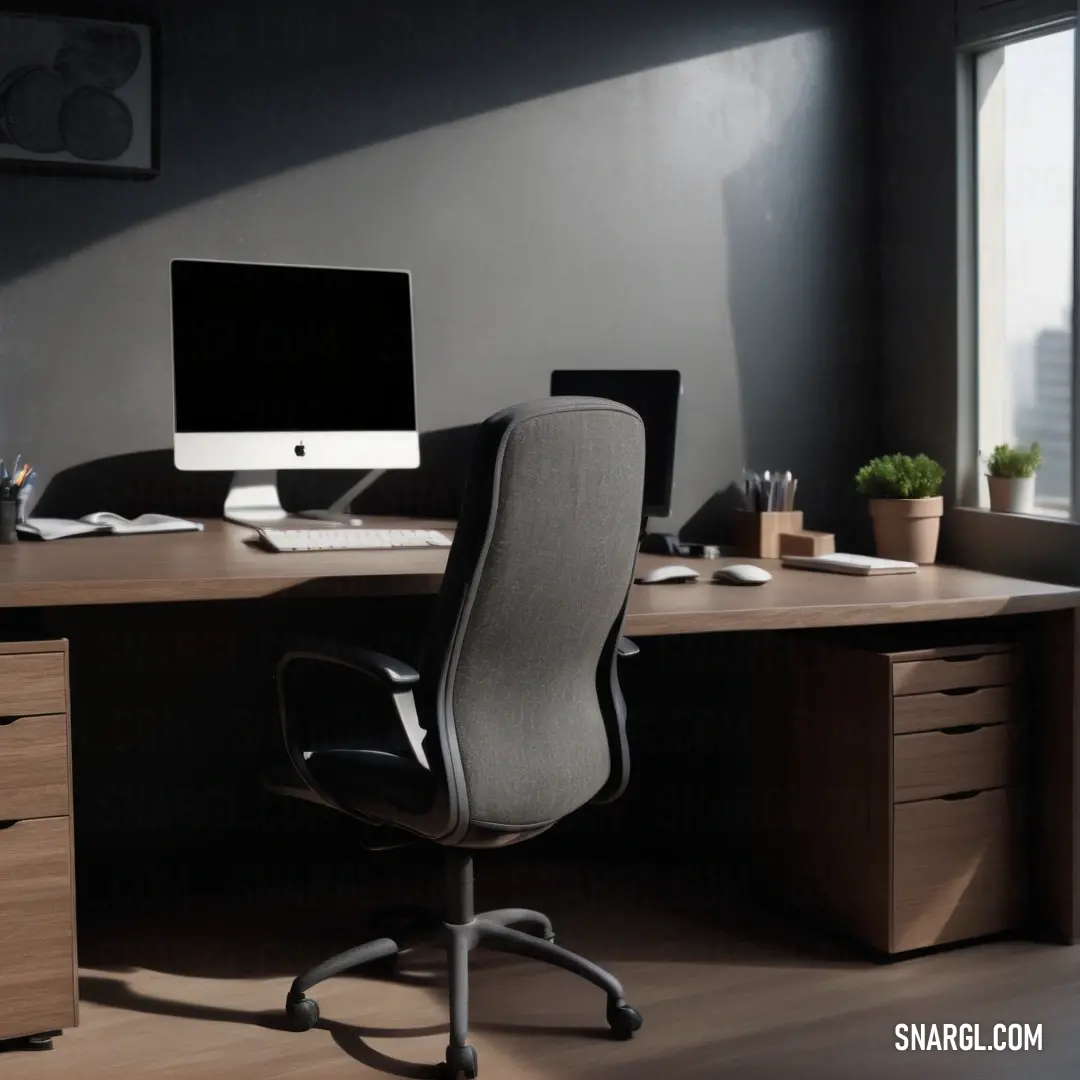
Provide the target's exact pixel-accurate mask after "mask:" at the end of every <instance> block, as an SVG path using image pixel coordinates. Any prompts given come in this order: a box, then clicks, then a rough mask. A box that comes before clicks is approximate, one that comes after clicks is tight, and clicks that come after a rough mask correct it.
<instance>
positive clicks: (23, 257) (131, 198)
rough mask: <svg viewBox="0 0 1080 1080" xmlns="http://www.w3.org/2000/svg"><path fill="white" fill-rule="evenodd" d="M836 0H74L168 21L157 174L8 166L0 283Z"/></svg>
mask: <svg viewBox="0 0 1080 1080" xmlns="http://www.w3.org/2000/svg"><path fill="white" fill-rule="evenodd" d="M830 3H831V0H823V2H822V3H805V2H804V3H796V2H792V0H780V2H778V3H774V4H770V5H769V11H768V14H767V16H766V15H763V13H762V12H761V11H760V10H759V9H760V5H759V4H756V3H754V0H733V2H732V3H729V4H726V5H724V8H725V10H724V11H723V16H722V17H720V16H719V15H717V14H716V12H715V5H714V3H713V2H712V0H667V2H666V3H664V4H657V3H655V2H654V0H621V2H620V3H618V4H613V3H609V2H587V3H582V2H581V0H532V2H529V3H525V2H522V3H514V4H507V3H505V0H469V2H468V3H465V4H445V3H441V2H439V0H384V2H377V3H364V4H344V3H341V2H340V0H305V2H303V3H300V2H299V0H268V2H262V3H259V4H258V5H254V4H240V3H227V2H222V0H185V2H184V3H183V4H168V3H166V2H165V0H130V2H128V3H124V4H123V5H118V4H116V3H114V2H111V0H93V2H86V0H73V2H72V3H69V4H66V5H64V10H65V13H67V14H72V15H83V16H86V17H93V18H110V17H115V18H120V17H123V18H131V19H138V18H149V19H153V20H155V21H157V22H159V24H160V25H161V26H162V58H161V64H162V72H163V76H162V79H163V81H162V110H161V135H162V176H161V177H160V178H159V179H158V180H155V181H153V182H151V183H148V184H143V185H136V186H134V187H133V186H132V185H130V184H126V183H116V182H110V181H91V182H87V181H74V182H73V181H71V180H66V181H53V180H49V181H47V182H43V180H42V178H41V177H38V176H21V175H5V176H2V177H0V193H2V194H3V198H2V199H0V206H2V207H3V210H0V223H2V228H3V233H4V244H3V246H2V249H0V282H3V281H8V280H11V279H13V278H17V277H20V276H22V275H24V274H27V273H29V272H31V271H32V270H34V269H36V268H37V267H40V266H42V265H44V264H48V263H51V262H53V261H55V260H56V259H59V258H61V257H65V256H69V255H71V254H72V253H73V252H75V251H78V250H79V249H81V248H83V247H85V246H87V245H89V244H92V243H94V242H96V241H98V240H101V239H103V238H104V237H107V236H110V235H112V234H115V233H117V232H120V231H123V230H125V229H128V228H130V227H131V226H133V225H135V224H136V223H138V222H140V221H143V220H146V219H148V218H152V217H156V216H159V215H162V214H165V213H167V212H170V211H172V210H175V209H177V208H178V207H180V206H184V205H187V204H189V203H193V202H197V201H200V200H202V199H206V198H209V197H210V196H213V195H215V194H218V193H220V192H223V191H227V190H230V189H233V188H237V187H241V186H243V185H246V184H248V183H251V182H252V181H255V180H258V179H260V178H263V177H268V176H273V175H276V174H279V173H281V172H284V171H286V170H290V169H294V168H298V167H300V166H303V165H306V164H309V163H311V162H314V161H318V160H320V159H323V158H327V157H330V156H333V155H337V154H342V153H345V152H348V151H353V150H357V149H361V148H363V147H366V146H371V145H374V144H377V143H380V142H385V141H388V140H391V139H395V138H399V137H401V136H405V135H409V134H412V133H414V132H417V131H421V130H424V129H427V128H432V127H436V126H439V125H444V124H448V123H452V122H454V121H456V120H461V119H464V118H467V117H471V116H476V115H479V114H482V113H485V112H490V111H492V110H496V109H500V108H505V107H508V106H510V105H513V104H517V103H520V102H523V101H529V100H533V99H536V98H539V97H543V96H546V95H549V94H554V93H557V92H559V91H564V90H569V89H573V88H575V87H580V86H585V85H588V84H591V83H596V82H600V81H604V80H607V79H612V78H615V77H617V76H620V75H625V74H629V73H632V72H637V71H643V70H647V69H649V68H653V67H659V66H662V65H665V64H670V63H674V62H677V61H680V60H687V59H692V58H694V57H698V56H706V55H710V54H713V53H718V52H723V51H726V50H729V49H733V48H738V47H741V46H746V45H752V44H755V43H757V42H759V41H762V40H769V39H774V38H780V37H784V36H786V35H788V34H792V33H796V32H798V31H800V30H805V29H808V28H811V27H813V26H817V25H820V24H821V22H822V21H823V19H822V14H821V10H822V8H823V7H824V8H826V9H827V8H828V7H829V6H830ZM832 6H834V7H835V8H837V9H838V10H843V9H844V8H846V7H847V6H848V5H847V4H846V3H844V2H842V0H836V2H835V3H834V4H833V5H832ZM17 9H18V10H19V11H20V12H26V13H30V14H33V13H35V12H49V13H55V10H56V4H55V3H53V2H51V0H24V2H22V3H20V4H19V5H17ZM313 61H317V62H313ZM60 184H63V186H64V189H65V190H64V192H63V197H62V198H61V197H59V196H58V185H60ZM43 203H44V204H47V209H48V218H49V227H48V228H47V229H43V228H42V227H41V216H40V215H41V213H42V206H43Z"/></svg>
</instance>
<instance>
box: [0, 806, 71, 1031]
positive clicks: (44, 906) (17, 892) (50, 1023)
mask: <svg viewBox="0 0 1080 1080" xmlns="http://www.w3.org/2000/svg"><path fill="white" fill-rule="evenodd" d="M72 892H73V884H72V863H71V827H70V821H69V819H68V818H66V817H59V818H38V819H36V820H33V821H19V822H16V823H15V824H13V825H9V826H7V827H4V828H0V1005H2V1007H0V1039H11V1038H17V1037H22V1036H24V1035H34V1034H39V1033H43V1032H49V1031H57V1030H60V1029H61V1028H66V1027H72V1026H74V1024H75V1022H76V981H75V979H76V972H75V927H74V915H75V913H74V904H73V902H72Z"/></svg>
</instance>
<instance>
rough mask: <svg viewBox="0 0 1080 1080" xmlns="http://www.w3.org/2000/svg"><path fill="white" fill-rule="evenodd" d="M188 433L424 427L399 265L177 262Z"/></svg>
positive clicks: (178, 375)
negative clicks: (345, 266) (348, 266)
mask: <svg viewBox="0 0 1080 1080" xmlns="http://www.w3.org/2000/svg"><path fill="white" fill-rule="evenodd" d="M172 330H173V385H174V393H175V409H176V430H177V432H193V433H200V432H238V433H245V432H257V431H292V432H305V431H347V432H354V431H415V430H416V393H415V385H414V373H413V329H412V289H411V283H410V278H409V275H408V273H406V272H404V271H400V270H348V269H334V268H321V267H308V266H276V265H263V264H255V263H229V262H205V261H201V260H185V259H178V260H175V261H174V262H173V264H172Z"/></svg>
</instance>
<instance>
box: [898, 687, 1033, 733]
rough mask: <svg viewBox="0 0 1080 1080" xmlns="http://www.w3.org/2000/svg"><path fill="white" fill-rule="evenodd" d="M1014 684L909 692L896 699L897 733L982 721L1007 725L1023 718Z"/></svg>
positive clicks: (964, 725) (931, 729) (938, 729)
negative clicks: (917, 692)
mask: <svg viewBox="0 0 1080 1080" xmlns="http://www.w3.org/2000/svg"><path fill="white" fill-rule="evenodd" d="M1015 697H1016V690H1015V688H1014V687H1013V686H977V687H971V688H969V689H966V690H947V691H937V692H934V693H929V694H907V695H904V696H902V697H901V696H897V697H894V699H893V708H892V714H893V734H894V735H905V734H910V733H912V732H916V731H942V730H944V729H946V728H958V727H970V726H972V725H980V724H1005V723H1008V722H1009V721H1010V720H1012V719H1013V718H1019V713H1018V712H1017V710H1016V704H1015Z"/></svg>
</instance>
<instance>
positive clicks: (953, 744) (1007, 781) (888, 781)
mask: <svg viewBox="0 0 1080 1080" xmlns="http://www.w3.org/2000/svg"><path fill="white" fill-rule="evenodd" d="M762 649H763V650H764V651H763V652H762V653H759V654H758V656H757V657H756V660H755V663H756V664H761V663H767V664H770V665H773V666H774V669H775V670H784V671H785V674H786V676H787V680H786V683H785V684H784V685H783V686H779V685H778V684H779V683H780V680H777V679H773V680H771V685H772V687H773V689H772V691H771V692H770V693H769V696H768V699H767V702H768V703H767V705H766V707H765V708H763V709H762V710H761V716H760V723H759V726H760V728H761V729H762V730H761V731H760V732H758V733H757V734H758V738H757V745H756V749H755V774H756V775H755V790H756V793H757V799H758V810H757V814H756V815H755V820H756V821H757V822H758V826H759V836H758V852H759V869H760V870H761V871H763V873H764V876H765V880H766V882H767V884H768V885H770V886H772V887H775V890H776V891H777V892H778V893H779V894H780V895H781V896H782V897H783V899H784V901H785V903H792V904H794V905H795V906H797V907H799V908H800V909H802V910H803V911H804V912H805V913H807V914H809V915H810V916H811V917H812V918H814V920H815V921H817V922H821V923H823V924H825V925H826V926H827V927H829V928H830V929H832V930H835V931H837V932H839V933H841V934H843V935H845V936H849V937H853V938H856V939H858V940H861V941H862V942H863V943H865V944H867V945H869V946H871V947H872V948H874V949H876V950H878V951H880V952H883V953H890V954H896V953H905V952H910V951H913V950H916V949H923V948H927V947H929V946H934V945H942V944H946V943H953V942H960V941H964V940H967V939H973V938H979V937H985V936H987V935H991V934H996V933H1001V932H1005V931H1009V930H1014V929H1017V928H1019V926H1020V925H1021V924H1022V923H1023V921H1024V919H1025V917H1026V905H1027V890H1026V884H1025V882H1026V876H1027V849H1026V842H1025V828H1026V819H1027V809H1026V780H1027V775H1026V771H1027V763H1026V754H1025V744H1026V738H1027V731H1026V726H1025V723H1024V716H1025V710H1024V709H1023V707H1022V705H1023V702H1022V701H1021V698H1022V696H1023V689H1022V684H1021V682H1020V681H1019V679H1018V666H1019V664H1018V656H1017V653H1016V652H1015V649H1014V646H1012V645H1010V644H1008V643H1004V642H999V643H989V644H986V645H982V646H967V645H960V646H948V647H943V648H934V647H932V646H929V643H928V647H927V648H917V647H915V648H912V647H906V648H905V650H904V651H898V652H889V651H885V650H884V649H879V650H877V651H875V649H874V648H873V647H872V645H871V646H868V647H860V646H857V645H853V644H851V643H850V642H848V643H845V644H838V643H837V641H836V640H835V639H830V638H823V637H819V636H817V635H812V634H811V635H788V636H785V637H783V638H781V639H780V640H779V641H777V642H776V643H775V644H773V643H763V645H762ZM765 651H768V653H769V655H765ZM778 652H780V653H781V655H777V653H778ZM775 665H782V667H775ZM771 747H783V748H784V752H783V755H782V756H781V755H779V754H777V753H776V752H775V751H773V750H772V749H771Z"/></svg>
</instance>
